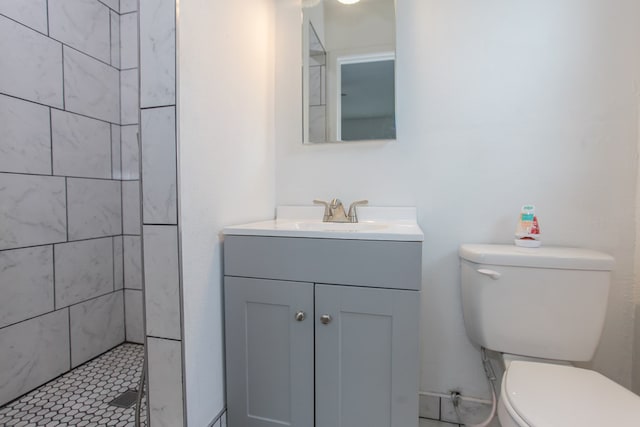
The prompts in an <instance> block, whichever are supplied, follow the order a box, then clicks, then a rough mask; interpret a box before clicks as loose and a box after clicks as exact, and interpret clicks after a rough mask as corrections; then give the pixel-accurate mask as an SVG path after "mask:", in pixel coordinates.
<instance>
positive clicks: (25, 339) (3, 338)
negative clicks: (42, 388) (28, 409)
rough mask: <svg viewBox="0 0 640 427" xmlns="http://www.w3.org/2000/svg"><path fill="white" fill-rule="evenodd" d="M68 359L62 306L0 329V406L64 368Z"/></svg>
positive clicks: (67, 328) (66, 315)
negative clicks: (51, 311) (57, 309)
mask: <svg viewBox="0 0 640 427" xmlns="http://www.w3.org/2000/svg"><path fill="white" fill-rule="evenodd" d="M69 362H70V361H69V318H68V314H67V310H66V309H65V310H59V311H55V312H53V313H49V314H45V315H44V316H40V317H36V318H34V319H30V320H27V321H24V322H21V323H18V324H15V325H12V326H10V327H7V328H4V329H0V406H1V405H4V404H5V403H7V402H9V401H11V400H13V399H15V398H16V397H18V396H20V395H22V394H24V393H26V392H27V391H29V390H31V389H33V388H35V387H37V386H39V385H41V384H44V383H45V382H47V381H49V380H51V379H53V378H55V377H57V376H58V375H60V374H62V373H63V372H66V371H67V370H69Z"/></svg>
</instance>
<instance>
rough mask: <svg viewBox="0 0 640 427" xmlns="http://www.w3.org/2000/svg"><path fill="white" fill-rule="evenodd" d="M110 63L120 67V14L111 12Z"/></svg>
mask: <svg viewBox="0 0 640 427" xmlns="http://www.w3.org/2000/svg"><path fill="white" fill-rule="evenodd" d="M111 65H113V66H114V67H116V68H120V15H118V14H117V13H116V12H113V11H112V12H111Z"/></svg>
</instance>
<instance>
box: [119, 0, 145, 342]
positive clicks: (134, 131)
mask: <svg viewBox="0 0 640 427" xmlns="http://www.w3.org/2000/svg"><path fill="white" fill-rule="evenodd" d="M125 3H127V4H125ZM120 14H121V15H120V22H119V29H120V50H119V52H120V57H119V59H118V60H119V63H120V69H121V72H120V124H121V126H120V137H121V144H120V151H121V158H120V159H121V161H120V173H121V179H122V234H123V237H122V242H121V243H122V246H121V247H122V252H123V255H124V263H123V266H122V267H123V274H124V301H125V322H126V335H127V341H131V342H136V343H143V342H144V333H143V326H142V325H143V320H142V317H143V314H142V313H143V309H142V259H141V250H142V248H141V246H142V242H141V237H140V235H141V233H142V230H141V229H140V170H139V169H140V167H139V166H138V162H139V158H140V153H139V151H140V149H139V144H138V132H139V128H138V116H139V114H138V111H139V110H138V109H139V107H138V11H137V2H135V1H131V2H124V1H121V4H120Z"/></svg>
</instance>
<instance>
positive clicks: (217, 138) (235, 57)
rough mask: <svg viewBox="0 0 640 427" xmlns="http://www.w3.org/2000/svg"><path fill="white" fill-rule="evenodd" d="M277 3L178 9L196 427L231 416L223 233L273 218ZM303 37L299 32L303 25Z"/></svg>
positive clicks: (188, 350)
mask: <svg viewBox="0 0 640 427" xmlns="http://www.w3.org/2000/svg"><path fill="white" fill-rule="evenodd" d="M274 17H275V15H274V7H273V3H272V0H243V1H241V2H239V1H229V2H222V1H206V0H191V1H183V2H180V4H179V12H178V57H179V64H180V65H179V70H178V88H179V89H178V90H179V100H178V108H179V110H178V111H179V160H178V162H179V187H180V189H179V190H180V191H179V194H180V195H181V200H180V211H181V212H180V213H181V237H182V263H183V264H182V266H183V299H184V340H185V344H184V346H185V348H184V352H185V354H184V358H185V378H186V394H187V395H186V398H187V420H188V423H189V425H190V426H205V425H208V423H209V422H210V421H211V420H212V419H213V418H214V417H215V416H216V415H217V413H218V412H219V411H220V410H221V409H222V408H223V406H224V403H225V402H224V384H223V379H224V375H223V336H222V306H221V298H222V286H221V284H222V273H223V272H222V244H221V235H220V232H221V229H222V228H223V227H224V226H225V225H229V224H232V223H241V222H248V221H252V220H258V219H264V218H267V217H273V215H274V206H275V202H274V200H275V195H274V170H275V166H274V147H273V146H274V139H273V122H274V117H273V60H274V59H273V58H274V49H273V31H274ZM298 29H299V25H298Z"/></svg>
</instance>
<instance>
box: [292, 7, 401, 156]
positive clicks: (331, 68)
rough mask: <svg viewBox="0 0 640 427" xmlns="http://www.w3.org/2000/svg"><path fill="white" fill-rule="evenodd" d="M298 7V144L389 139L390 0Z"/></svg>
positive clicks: (391, 92) (392, 132) (392, 134)
mask: <svg viewBox="0 0 640 427" xmlns="http://www.w3.org/2000/svg"><path fill="white" fill-rule="evenodd" d="M302 5H303V9H302V11H303V13H302V16H303V32H302V38H303V40H302V46H303V58H302V59H303V61H302V63H303V69H302V82H303V85H302V86H303V88H302V89H303V90H302V93H303V100H302V102H303V142H305V143H322V142H342V141H370V140H394V139H395V138H396V126H395V3H394V0H361V1H360V2H358V3H356V4H352V5H345V4H342V3H340V2H338V1H337V0H313V1H310V0H309V1H303V2H302Z"/></svg>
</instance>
